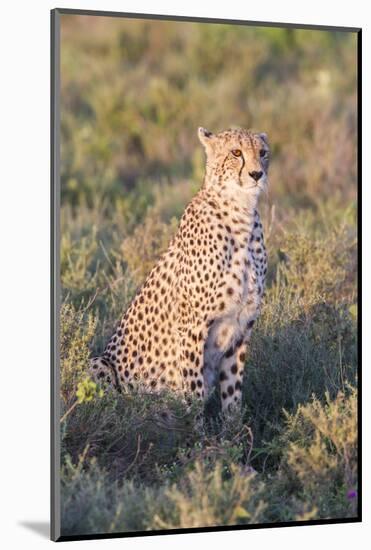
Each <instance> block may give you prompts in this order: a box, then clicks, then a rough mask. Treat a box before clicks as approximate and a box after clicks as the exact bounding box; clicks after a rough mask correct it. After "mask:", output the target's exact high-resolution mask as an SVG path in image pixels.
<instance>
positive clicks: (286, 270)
mask: <svg viewBox="0 0 371 550" xmlns="http://www.w3.org/2000/svg"><path fill="white" fill-rule="evenodd" d="M159 25H160V26H158V23H156V24H151V23H150V22H148V21H147V22H145V21H144V22H143V21H142V22H141V21H136V22H133V21H132V22H129V23H128V22H125V21H123V20H121V21H120V20H116V19H112V20H110V19H107V18H89V20H88V19H87V18H86V17H82V16H78V17H77V16H74V17H70V16H62V207H61V233H62V240H61V281H62V309H61V409H62V421H61V447H62V451H61V453H62V456H61V463H62V471H61V484H62V487H61V489H62V496H61V505H62V534H64V535H68V534H70V535H71V534H88V533H107V532H117V531H136V530H151V529H178V528H186V527H200V526H201V527H202V526H212V525H236V524H252V523H272V522H278V521H306V520H309V519H326V518H345V517H347V518H351V517H355V516H356V515H357V306H356V304H357V288H356V274H357V233H356V215H357V211H356V163H355V155H356V137H355V131H356V125H355V118H356V117H355V51H356V46H355V40H354V37H353V36H351V35H347V34H343V33H328V32H319V31H294V30H293V31H291V30H280V29H263V28H261V29H253V28H244V27H229V26H224V25H205V26H202V25H199V24H189V25H188V24H187V27H186V26H184V27H183V26H179V24H173V23H171V24H170V23H164V22H160V23H159ZM159 29H160V30H159ZM185 29H188V30H187V31H186V30H185ZM88 30H89V32H88ZM92 32H94V40H92V39H91V33H92ZM236 35H238V36H237V39H236ZM247 54H248V55H247ZM159 59H161V63H159ZM226 60H227V61H226ZM82 68H83V70H81V69H82ZM219 106H223V108H219ZM233 124H236V125H240V126H247V127H251V126H256V127H257V128H258V129H260V130H262V131H267V132H268V134H269V137H270V141H271V147H272V169H271V174H270V180H271V186H270V192H269V197H268V198H264V197H263V199H262V201H261V205H260V210H261V214H262V216H263V221H264V228H265V235H266V243H267V248H268V254H269V271H268V283H267V290H266V295H265V299H264V305H263V310H262V314H261V317H260V319H259V321H258V323H257V325H256V327H254V332H253V336H252V340H251V344H250V346H249V353H248V357H247V360H246V368H245V377H244V386H243V406H242V410H241V412H240V413H238V414H237V415H236V416H234V417H227V418H226V419H224V420H222V419H221V417H220V404H219V400H218V395H216V394H215V395H213V396H212V397H211V399H210V401H209V402H208V403H207V406H206V412H205V421H204V423H203V424H200V422H199V421H198V413H199V408H200V406H199V404H197V403H193V405H192V407H191V409H187V408H186V407H185V405H184V404H183V403H182V402H181V401H179V399H177V398H176V396H174V395H172V394H171V393H166V392H165V393H162V394H156V395H151V394H144V395H143V394H140V395H138V394H136V393H127V394H124V395H122V396H121V395H116V394H114V393H112V392H109V391H107V392H105V393H103V394H102V393H101V392H99V391H98V390H97V388H96V387H95V386H94V384H90V383H89V380H87V375H86V369H87V364H88V358H89V356H90V355H91V354H93V353H99V352H100V351H102V349H103V347H104V345H105V343H106V341H107V339H108V338H109V337H110V335H111V333H112V331H113V330H114V328H115V325H116V322H117V321H118V319H119V318H120V316H121V315H122V312H123V311H124V310H125V309H126V308H127V306H128V304H129V303H130V301H131V300H132V298H133V296H134V294H135V292H136V289H137V288H138V286H139V285H140V284H141V283H142V281H143V278H144V277H145V275H146V273H148V271H149V269H150V267H151V266H152V265H153V263H154V262H155V261H156V258H157V257H158V256H159V254H160V253H161V251H162V250H163V249H164V248H166V246H167V243H168V241H169V239H170V238H171V235H172V234H173V233H174V231H175V230H176V227H177V223H178V221H179V218H180V216H181V213H182V211H183V209H184V206H185V205H186V204H187V202H188V201H189V200H190V199H191V197H192V196H193V195H194V193H195V192H196V190H197V189H198V187H199V185H200V183H201V180H202V170H203V162H204V159H203V156H202V155H203V153H202V150H201V147H200V146H199V145H198V144H197V142H196V129H197V127H198V126H199V125H204V126H206V127H210V129H211V130H218V129H223V128H226V127H229V126H231V125H233Z"/></svg>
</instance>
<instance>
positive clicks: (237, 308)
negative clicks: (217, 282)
mask: <svg viewBox="0 0 371 550" xmlns="http://www.w3.org/2000/svg"><path fill="white" fill-rule="evenodd" d="M240 241H241V243H242V242H246V241H247V242H246V246H242V245H241V244H240V243H238V240H237V245H238V248H237V249H236V248H234V250H233V252H232V253H231V255H230V257H229V258H227V260H228V261H227V263H226V270H225V275H224V280H223V282H222V288H223V289H225V290H224V292H223V294H224V295H225V296H226V302H225V304H224V310H223V314H222V315H220V316H219V317H218V319H216V320H215V322H214V323H213V326H212V327H211V329H210V332H209V335H208V339H207V345H206V350H207V355H210V353H211V354H213V355H215V354H216V355H220V354H223V353H224V352H225V351H226V350H227V349H228V348H229V347H230V346H231V345H233V343H234V342H236V341H237V340H239V339H241V338H243V337H244V336H245V335H246V333H247V332H248V330H249V328H250V327H251V322H252V321H255V319H256V317H257V316H258V312H259V308H260V303H261V298H262V294H263V290H264V283H265V274H266V269H267V260H266V253H265V247H264V243H263V235H262V231H261V226H260V225H259V226H258V228H256V230H255V231H253V232H252V233H251V232H250V233H249V234H248V235H245V236H242V237H241V239H240ZM214 359H216V357H215V358H214Z"/></svg>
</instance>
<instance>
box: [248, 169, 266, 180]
mask: <svg viewBox="0 0 371 550" xmlns="http://www.w3.org/2000/svg"><path fill="white" fill-rule="evenodd" d="M262 175H263V172H256V171H255V170H254V171H253V172H249V176H251V177H252V178H253V179H254V180H255V181H259V180H260V178H261V177H262Z"/></svg>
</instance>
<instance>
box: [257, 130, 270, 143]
mask: <svg viewBox="0 0 371 550" xmlns="http://www.w3.org/2000/svg"><path fill="white" fill-rule="evenodd" d="M259 137H260V138H261V139H262V140H263V141H264V143H265V144H266V145H269V143H268V136H267V134H266V133H265V132H262V133H261V134H259Z"/></svg>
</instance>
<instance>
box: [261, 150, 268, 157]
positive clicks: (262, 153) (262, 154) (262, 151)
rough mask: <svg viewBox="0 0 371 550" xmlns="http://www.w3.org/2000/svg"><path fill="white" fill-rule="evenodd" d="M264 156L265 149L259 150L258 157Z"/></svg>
mask: <svg viewBox="0 0 371 550" xmlns="http://www.w3.org/2000/svg"><path fill="white" fill-rule="evenodd" d="M266 154H267V151H266V149H260V151H259V155H260V156H261V157H265V155H266Z"/></svg>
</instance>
